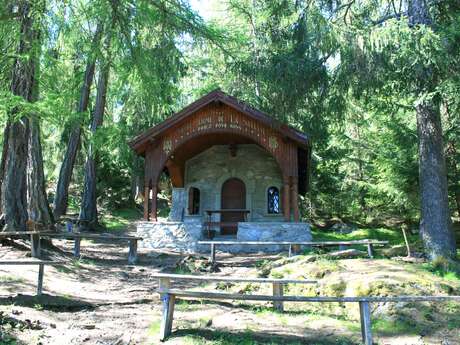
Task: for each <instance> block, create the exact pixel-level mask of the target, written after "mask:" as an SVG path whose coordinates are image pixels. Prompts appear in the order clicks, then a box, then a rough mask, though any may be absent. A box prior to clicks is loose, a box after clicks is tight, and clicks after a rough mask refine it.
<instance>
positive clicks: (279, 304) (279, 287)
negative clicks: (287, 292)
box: [273, 282, 284, 312]
mask: <svg viewBox="0 0 460 345" xmlns="http://www.w3.org/2000/svg"><path fill="white" fill-rule="evenodd" d="M273 296H279V297H282V296H283V284H282V283H276V282H273ZM273 308H274V309H275V310H277V311H279V312H283V310H284V305H283V301H273Z"/></svg>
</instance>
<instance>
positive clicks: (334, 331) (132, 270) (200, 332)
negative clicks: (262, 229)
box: [0, 227, 460, 345]
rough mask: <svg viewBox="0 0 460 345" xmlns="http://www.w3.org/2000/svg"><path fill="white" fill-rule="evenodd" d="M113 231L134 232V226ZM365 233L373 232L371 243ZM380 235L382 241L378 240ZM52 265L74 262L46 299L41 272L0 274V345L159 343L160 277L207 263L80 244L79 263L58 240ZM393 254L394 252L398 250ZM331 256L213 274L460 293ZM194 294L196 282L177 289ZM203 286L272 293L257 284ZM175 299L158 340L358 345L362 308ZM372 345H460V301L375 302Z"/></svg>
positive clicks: (50, 273)
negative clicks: (136, 257) (134, 257)
mask: <svg viewBox="0 0 460 345" xmlns="http://www.w3.org/2000/svg"><path fill="white" fill-rule="evenodd" d="M117 231H120V232H124V233H131V234H133V228H132V227H128V229H127V230H121V229H118V230H117ZM370 237H372V236H370ZM374 237H378V235H376V236H374ZM53 244H54V245H55V246H56V247H55V248H51V249H49V248H48V249H45V253H46V255H47V258H48V259H52V260H63V259H65V260H70V262H71V263H70V264H66V265H65V266H64V265H63V266H56V267H46V268H45V280H44V291H45V295H43V296H41V297H35V296H34V295H35V289H36V281H37V268H36V267H29V266H11V267H8V266H0V344H1V345H4V344H6V345H12V344H43V345H45V344H56V345H57V344H59V345H65V344H112V345H115V344H116V345H123V344H158V343H159V340H158V330H159V325H160V312H161V309H160V303H159V302H160V301H159V298H158V295H157V294H156V293H155V290H156V288H157V281H156V280H155V279H153V278H152V277H151V275H152V274H153V273H156V272H182V273H183V272H193V273H201V274H205V273H204V272H205V271H206V270H207V269H208V264H207V259H206V258H205V257H200V256H195V257H190V256H185V257H184V256H181V255H179V254H178V253H173V252H166V251H163V252H157V251H142V250H141V251H140V262H139V264H138V265H136V266H129V265H127V264H126V258H127V246H126V244H114V243H94V242H92V241H82V245H81V252H82V258H81V259H79V260H74V259H73V258H72V256H71V253H72V244H73V242H70V241H62V240H60V241H54V242H53ZM399 250H400V249H399V248H398V247H395V249H394V251H395V252H397V251H399ZM378 253H379V256H378V258H377V259H374V260H370V259H368V258H365V257H364V256H363V257H362V258H353V259H342V260H332V259H330V258H328V256H327V254H326V253H323V252H315V253H305V255H299V256H296V257H294V258H291V259H288V258H286V256H285V254H280V255H263V254H254V255H244V256H232V255H228V254H223V253H219V255H218V260H219V272H215V273H214V274H218V275H231V274H232V275H237V276H254V277H256V276H273V277H296V278H299V277H309V278H314V279H316V280H318V281H319V284H318V285H317V286H312V287H310V286H308V287H300V286H292V287H291V286H290V288H289V291H286V292H285V293H286V294H306V295H308V294H310V295H311V294H320V295H364V294H376V295H391V294H392V293H394V294H422V295H423V294H457V295H458V294H460V277H459V276H458V275H457V274H455V273H452V272H441V271H439V270H438V269H437V268H436V267H433V266H430V265H428V264H424V263H408V262H403V261H398V260H395V259H389V258H384V257H383V256H382V255H381V253H383V252H378ZM28 256H29V248H28V243H27V242H21V241H16V242H15V244H14V245H13V246H11V245H4V246H0V259H1V260H10V259H20V258H25V257H28ZM175 286H177V287H187V288H197V287H198V285H195V284H187V285H183V284H181V285H175ZM199 288H200V289H203V288H206V289H211V290H215V289H224V290H230V291H238V292H248V293H251V292H254V291H257V293H270V291H269V290H270V287H269V286H255V285H254V284H236V285H225V286H222V285H217V286H216V285H215V284H214V285H213V284H211V285H208V286H203V285H200V286H199ZM285 309H286V312H284V313H278V312H274V311H272V309H271V307H270V303H268V302H267V303H247V302H246V303H238V302H231V301H225V302H210V301H179V302H178V304H177V306H176V312H175V318H174V325H173V335H172V337H171V338H170V339H169V340H168V341H167V342H166V343H165V344H189V345H198V344H207V345H208V344H212V345H214V344H215V345H229V344H247V345H252V344H359V343H360V335H359V334H360V328H359V319H358V310H357V309H358V308H357V306H355V305H353V304H351V305H348V304H337V303H335V304H334V303H330V304H321V305H320V304H293V303H286V304H285ZM372 312H373V330H374V333H375V340H376V342H377V343H378V344H444V345H447V344H460V340H459V339H460V304H458V303H457V304H455V303H442V304H436V305H432V304H429V303H418V304H411V303H398V304H396V305H386V304H383V305H381V304H378V305H375V306H373V309H372Z"/></svg>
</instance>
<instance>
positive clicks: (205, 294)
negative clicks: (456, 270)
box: [158, 289, 460, 303]
mask: <svg viewBox="0 0 460 345" xmlns="http://www.w3.org/2000/svg"><path fill="white" fill-rule="evenodd" d="M158 292H159V293H168V294H171V295H176V296H182V297H196V298H208V299H232V300H247V301H283V302H322V303H326V302H327V303H331V302H339V303H350V302H369V303H372V302H377V303H378V302H441V301H458V302H460V296H391V297H380V296H360V297H329V296H292V295H289V296H283V295H278V296H274V295H273V296H272V295H249V294H236V293H235V294H233V293H220V292H212V291H191V290H180V289H164V290H162V289H159V290H158Z"/></svg>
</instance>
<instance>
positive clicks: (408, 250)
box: [401, 224, 412, 258]
mask: <svg viewBox="0 0 460 345" xmlns="http://www.w3.org/2000/svg"><path fill="white" fill-rule="evenodd" d="M406 228H407V226H406V225H405V224H403V226H402V229H401V230H402V233H403V236H404V242H405V243H406V248H407V257H408V258H410V257H411V256H412V252H411V250H410V245H409V240H408V239H407V233H406Z"/></svg>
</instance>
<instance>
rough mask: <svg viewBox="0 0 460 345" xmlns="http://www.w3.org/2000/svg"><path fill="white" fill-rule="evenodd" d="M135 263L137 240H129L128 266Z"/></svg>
mask: <svg viewBox="0 0 460 345" xmlns="http://www.w3.org/2000/svg"><path fill="white" fill-rule="evenodd" d="M136 262H137V239H132V240H129V252H128V264H130V265H135V264H136Z"/></svg>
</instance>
